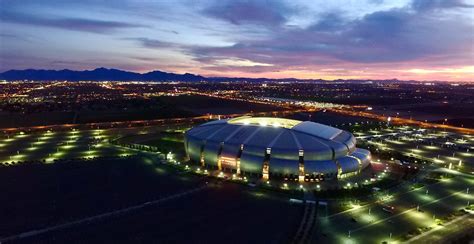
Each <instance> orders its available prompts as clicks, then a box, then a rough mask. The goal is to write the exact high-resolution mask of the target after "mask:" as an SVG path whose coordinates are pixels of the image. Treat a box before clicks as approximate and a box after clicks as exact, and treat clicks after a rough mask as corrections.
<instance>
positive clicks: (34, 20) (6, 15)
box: [0, 11, 145, 33]
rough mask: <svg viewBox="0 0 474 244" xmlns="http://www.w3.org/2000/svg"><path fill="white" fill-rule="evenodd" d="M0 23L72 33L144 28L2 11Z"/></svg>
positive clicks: (123, 23) (125, 24)
mask: <svg viewBox="0 0 474 244" xmlns="http://www.w3.org/2000/svg"><path fill="white" fill-rule="evenodd" d="M0 21H2V22H6V23H15V24H25V25H33V26H45V27H52V28H59V29H65V30H73V31H83V32H93V33H109V32H114V31H116V30H118V29H123V28H137V27H145V26H143V25H137V24H131V23H126V22H120V21H108V20H95V19H84V18H58V17H56V18H54V17H51V18H49V17H44V16H36V15H29V14H23V13H15V12H7V11H2V12H1V14H0Z"/></svg>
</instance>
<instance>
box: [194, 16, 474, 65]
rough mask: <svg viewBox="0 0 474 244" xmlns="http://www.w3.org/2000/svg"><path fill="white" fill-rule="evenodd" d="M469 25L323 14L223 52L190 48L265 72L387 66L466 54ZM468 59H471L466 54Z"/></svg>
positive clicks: (449, 19) (206, 57) (201, 56)
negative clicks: (349, 65)
mask: <svg viewBox="0 0 474 244" xmlns="http://www.w3.org/2000/svg"><path fill="white" fill-rule="evenodd" d="M473 28H474V27H473V23H471V22H470V21H468V20H465V19H464V20H463V19H458V18H455V17H453V16H449V15H447V16H444V17H443V18H439V17H438V16H437V15H434V14H432V13H430V12H417V11H412V9H411V8H410V7H405V8H398V9H391V10H387V11H378V12H374V13H371V14H367V15H365V16H363V17H362V18H359V19H356V20H352V21H349V20H348V19H345V18H344V17H342V16H341V15H340V14H338V13H329V14H326V15H325V16H323V17H322V18H320V19H319V21H318V22H316V23H314V24H313V25H310V26H309V27H307V28H284V27H280V28H279V29H277V30H276V31H273V32H272V33H271V34H270V35H269V36H268V37H267V38H264V39H261V40H245V41H240V42H238V43H236V44H234V45H232V46H227V47H193V48H191V49H190V50H189V52H190V54H191V55H193V56H194V57H195V59H196V60H197V61H200V62H203V63H209V64H212V63H214V62H215V61H216V60H220V59H226V58H239V59H246V60H251V61H254V62H258V63H266V64H273V65H274V66H273V67H268V66H266V67H265V70H267V69H271V68H274V69H282V68H283V67H284V68H292V67H299V66H311V65H331V64H340V63H343V62H351V63H366V64H369V63H372V64H373V63H391V62H404V61H411V60H417V59H425V58H428V57H432V56H440V55H445V54H447V53H450V54H459V55H461V56H466V55H467V56H468V55H471V54H469V53H466V48H468V47H469V46H470V45H472V41H473V40H472V38H473V36H472V33H473V32H472V31H473ZM471 57H472V55H471Z"/></svg>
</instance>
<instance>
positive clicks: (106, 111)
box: [0, 95, 282, 128]
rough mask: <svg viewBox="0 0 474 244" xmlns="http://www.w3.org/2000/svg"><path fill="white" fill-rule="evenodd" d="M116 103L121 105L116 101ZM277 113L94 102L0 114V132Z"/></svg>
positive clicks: (214, 105)
mask: <svg viewBox="0 0 474 244" xmlns="http://www.w3.org/2000/svg"><path fill="white" fill-rule="evenodd" d="M108 103H110V102H108ZM116 103H119V104H121V103H124V102H123V101H122V100H119V101H116ZM134 103H137V104H135V105H136V106H131V105H130V104H132V105H133V104H134ZM111 106H112V107H111ZM279 110H282V108H279V107H277V106H271V105H264V104H255V103H250V102H243V101H230V100H225V99H218V98H212V97H207V96H198V95H192V96H190V95H184V96H159V97H153V98H151V99H148V100H145V101H141V100H140V101H135V102H134V101H129V103H125V104H124V105H123V107H117V108H115V107H113V105H108V107H106V106H105V105H102V104H100V102H98V105H97V106H90V107H87V108H79V109H76V110H71V109H70V108H65V109H64V110H61V111H54V110H52V111H40V112H27V113H24V112H0V128H11V127H29V126H38V125H55V124H83V123H98V122H117V121H132V120H153V119H165V118H187V117H194V116H199V115H206V114H238V113H249V112H267V111H279Z"/></svg>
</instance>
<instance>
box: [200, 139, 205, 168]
mask: <svg viewBox="0 0 474 244" xmlns="http://www.w3.org/2000/svg"><path fill="white" fill-rule="evenodd" d="M205 145H206V142H203V143H202V144H201V148H200V150H201V153H200V157H199V161H200V162H199V163H201V167H204V146H205Z"/></svg>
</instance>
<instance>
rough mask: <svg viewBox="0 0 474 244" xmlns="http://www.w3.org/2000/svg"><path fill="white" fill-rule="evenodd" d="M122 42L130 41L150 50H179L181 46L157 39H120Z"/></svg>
mask: <svg viewBox="0 0 474 244" xmlns="http://www.w3.org/2000/svg"><path fill="white" fill-rule="evenodd" d="M122 39H123V40H131V41H136V42H138V43H139V44H140V45H141V46H142V47H145V48H150V49H159V48H179V47H180V46H181V45H179V44H177V43H173V42H165V41H161V40H158V39H151V38H147V37H133V38H122Z"/></svg>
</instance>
